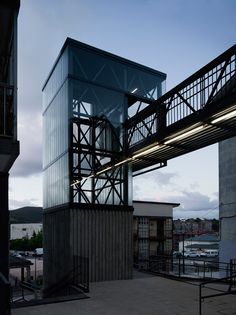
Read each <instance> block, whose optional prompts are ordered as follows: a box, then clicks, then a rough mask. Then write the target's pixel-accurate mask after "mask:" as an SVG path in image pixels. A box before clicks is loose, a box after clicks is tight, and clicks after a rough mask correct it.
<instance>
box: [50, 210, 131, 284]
mask: <svg viewBox="0 0 236 315" xmlns="http://www.w3.org/2000/svg"><path fill="white" fill-rule="evenodd" d="M82 207H83V205H81V208H80V209H66V210H60V211H55V212H48V213H47V212H45V213H44V226H48V228H47V231H45V235H44V244H45V254H44V261H45V264H44V266H45V269H44V275H45V279H47V283H45V287H46V288H47V287H50V286H51V285H52V284H55V283H58V282H60V280H63V278H64V277H65V276H66V275H67V274H68V271H70V270H71V271H72V270H75V269H76V268H77V266H76V264H77V262H78V259H77V257H85V258H88V260H89V280H90V281H105V280H118V279H130V278H132V265H133V264H132V260H133V243H132V242H133V238H132V237H133V235H132V224H133V208H132V207H125V206H120V207H118V206H115V207H112V206H109V207H107V206H103V207H102V208H100V209H99V210H98V209H96V205H94V206H91V207H90V209H88V208H87V207H86V208H84V209H83V208H82Z"/></svg>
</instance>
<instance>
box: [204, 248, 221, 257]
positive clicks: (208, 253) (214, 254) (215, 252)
mask: <svg viewBox="0 0 236 315" xmlns="http://www.w3.org/2000/svg"><path fill="white" fill-rule="evenodd" d="M205 253H206V257H217V256H218V255H219V252H218V250H217V249H211V250H206V252H205Z"/></svg>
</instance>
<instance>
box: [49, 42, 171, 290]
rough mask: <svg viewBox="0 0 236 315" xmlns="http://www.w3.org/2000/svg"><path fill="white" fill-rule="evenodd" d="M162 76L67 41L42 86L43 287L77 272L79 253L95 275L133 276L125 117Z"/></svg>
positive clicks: (151, 94)
mask: <svg viewBox="0 0 236 315" xmlns="http://www.w3.org/2000/svg"><path fill="white" fill-rule="evenodd" d="M165 78H166V76H165V74H163V73H161V72H158V71H155V70H152V69H150V68H147V67H144V66H142V65H139V64H136V63H134V62H132V61H129V60H126V59H123V58H120V57H118V56H115V55H112V54H110V53H107V52H105V51H102V50H99V49H97V48H94V47H91V46H88V45H86V44H83V43H81V42H78V41H75V40H72V39H67V40H66V42H65V44H64V46H63V48H62V50H61V52H60V54H59V57H58V58H57V60H56V63H55V65H54V66H53V69H52V71H51V72H50V74H49V77H48V79H47V80H46V83H45V85H44V87H43V130H44V136H43V138H44V154H43V170H44V177H43V178H44V181H43V189H44V246H45V255H44V256H45V257H44V261H45V262H44V266H45V267H44V270H45V271H44V276H45V292H49V289H50V288H51V287H53V286H54V285H55V284H56V283H58V282H59V281H60V280H61V281H64V280H65V279H66V277H67V275H68V272H70V271H71V272H72V274H74V275H75V274H76V270H78V268H79V267H80V262H81V258H86V259H88V262H89V279H90V281H100V280H114V279H128V278H131V277H132V220H133V207H132V168H131V166H130V165H129V164H125V165H123V164H119V163H120V161H122V160H124V159H125V157H126V153H127V150H128V141H127V134H126V130H125V128H124V122H125V121H126V119H127V118H128V114H129V108H130V106H131V105H132V104H133V103H134V102H135V97H140V98H142V99H144V100H145V99H149V100H150V99H157V98H158V97H159V96H160V95H161V94H162V87H163V82H164V81H165ZM72 278H73V282H76V281H79V280H78V279H77V280H76V279H75V278H76V277H75V276H74V277H72ZM47 290H48V291H47Z"/></svg>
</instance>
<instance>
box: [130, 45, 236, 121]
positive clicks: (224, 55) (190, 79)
mask: <svg viewBox="0 0 236 315" xmlns="http://www.w3.org/2000/svg"><path fill="white" fill-rule="evenodd" d="M235 54H236V44H235V45H233V46H232V47H230V48H229V49H228V50H226V51H225V52H223V53H222V54H221V55H219V56H218V57H216V58H215V59H213V60H212V61H211V62H209V63H208V64H207V65H205V66H203V67H202V68H201V69H199V70H198V71H196V72H195V73H194V74H192V75H190V76H189V77H188V78H187V79H185V80H184V81H182V82H181V83H179V84H178V85H176V86H175V87H174V88H172V89H171V90H169V91H168V92H166V93H165V94H163V95H162V96H160V97H159V98H158V99H157V100H156V101H154V102H153V101H152V102H151V104H150V105H149V106H148V107H146V108H144V109H143V110H141V111H140V112H139V113H138V114H136V115H134V116H133V117H131V118H130V119H128V121H127V124H128V125H130V124H132V122H133V121H136V120H140V117H142V119H143V118H145V117H146V116H149V115H150V114H151V113H154V112H156V109H157V105H159V104H162V103H163V102H164V101H165V100H166V99H168V98H170V97H172V96H173V94H175V93H177V92H178V91H180V90H182V89H184V88H185V87H186V86H187V85H190V84H191V83H193V82H194V81H195V80H197V79H199V78H201V77H202V76H204V75H205V74H206V73H208V72H209V71H211V70H212V69H213V68H215V67H216V66H217V65H219V64H221V63H222V62H224V61H225V60H227V59H228V58H229V57H230V56H233V55H235ZM146 102H147V103H148V100H147V101H146Z"/></svg>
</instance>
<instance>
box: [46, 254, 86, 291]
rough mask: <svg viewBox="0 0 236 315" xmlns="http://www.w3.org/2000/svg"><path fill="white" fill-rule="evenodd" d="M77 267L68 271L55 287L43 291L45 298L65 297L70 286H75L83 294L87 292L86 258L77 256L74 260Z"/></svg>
mask: <svg viewBox="0 0 236 315" xmlns="http://www.w3.org/2000/svg"><path fill="white" fill-rule="evenodd" d="M75 260H76V262H77V263H78V265H76V267H75V268H73V269H72V270H71V271H69V272H68V273H67V274H66V275H65V276H64V277H63V278H62V279H61V280H60V281H58V282H57V283H56V284H55V285H52V286H51V287H49V288H47V289H46V290H44V296H45V297H51V296H57V295H58V294H59V295H61V294H62V295H63V294H64V295H66V291H69V290H68V289H69V287H70V286H77V287H79V288H80V289H81V290H82V291H84V292H89V260H88V258H86V257H80V256H77V257H76V258H75Z"/></svg>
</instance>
